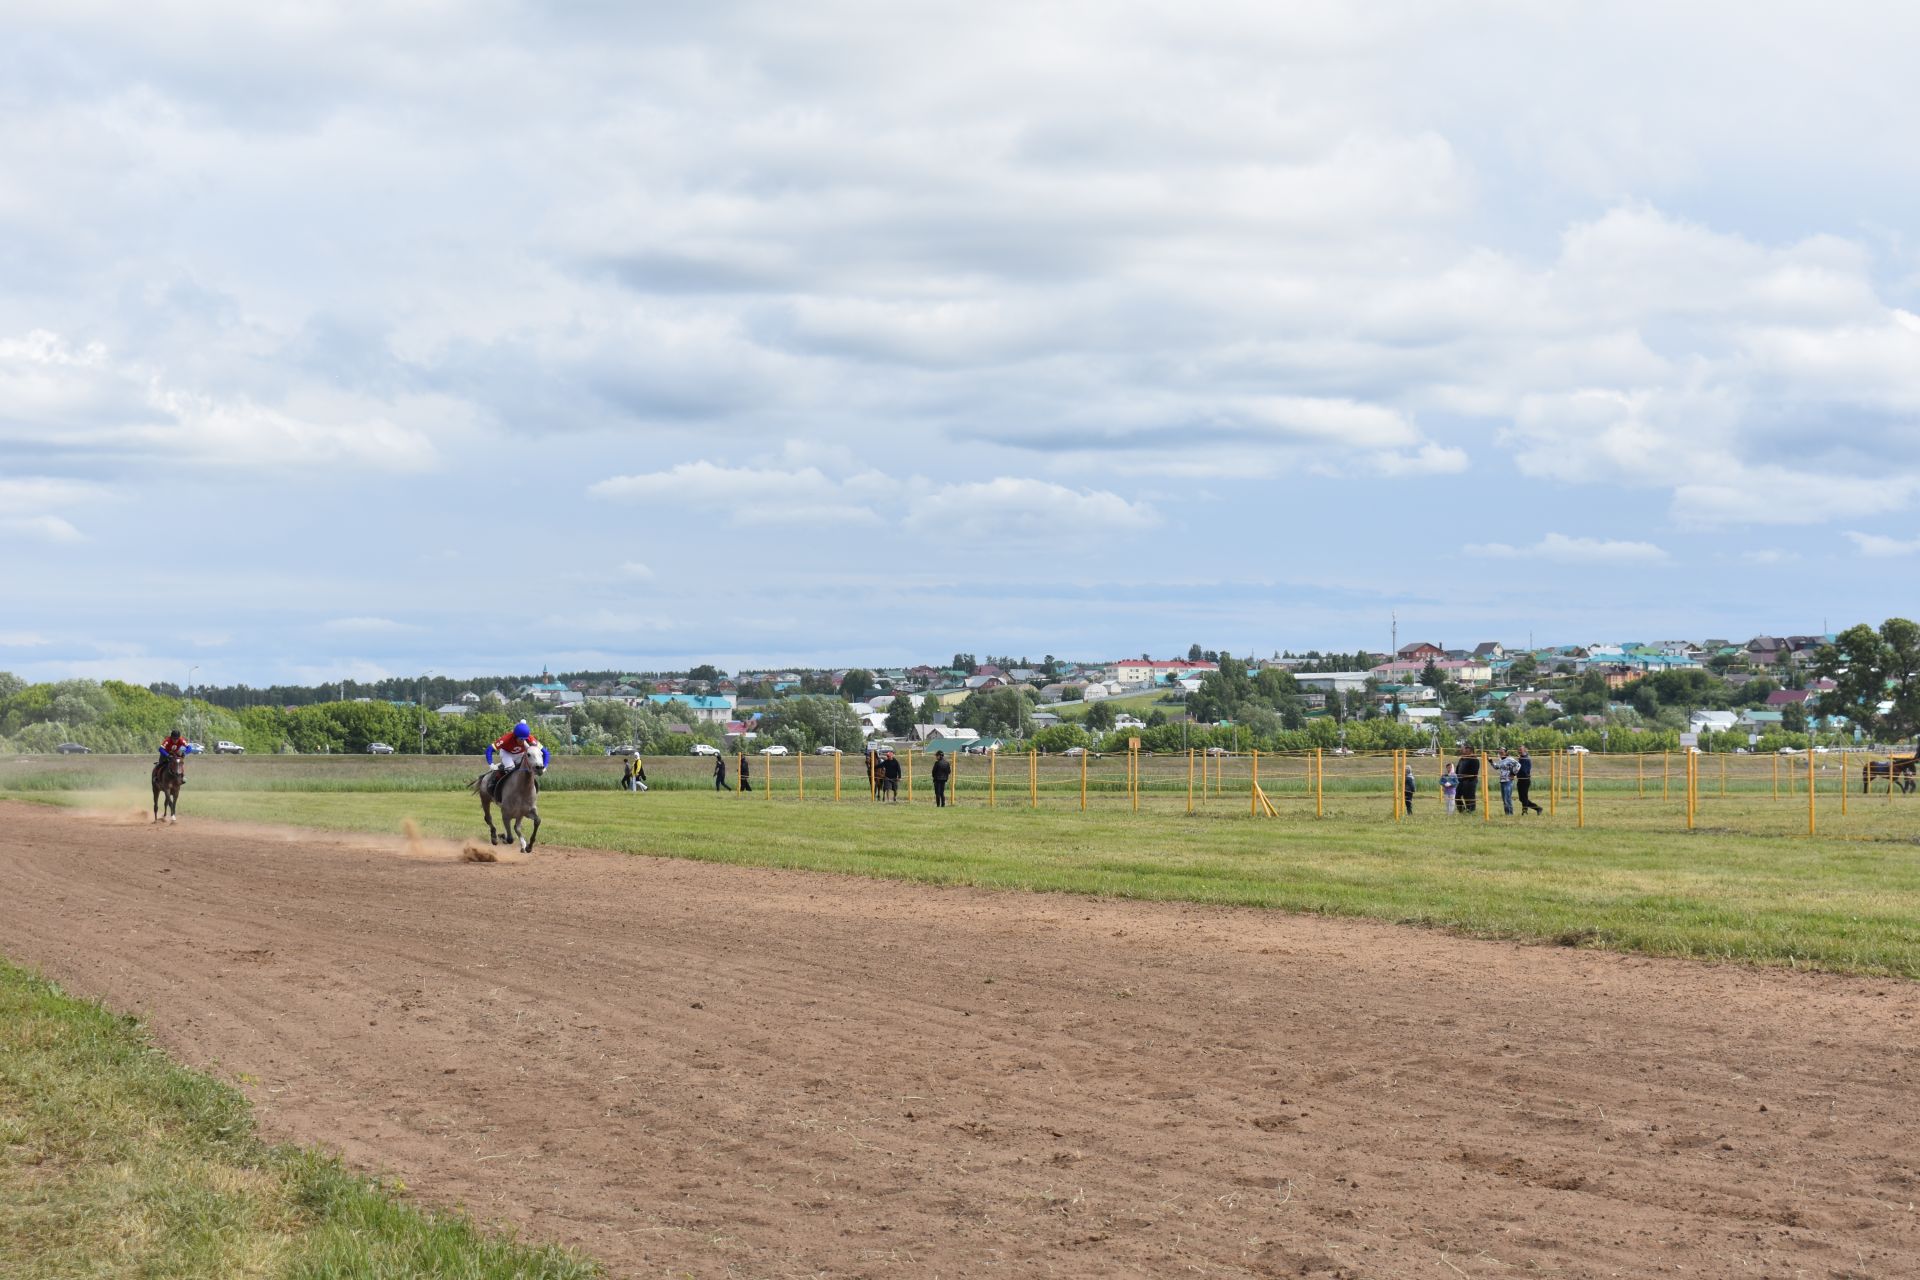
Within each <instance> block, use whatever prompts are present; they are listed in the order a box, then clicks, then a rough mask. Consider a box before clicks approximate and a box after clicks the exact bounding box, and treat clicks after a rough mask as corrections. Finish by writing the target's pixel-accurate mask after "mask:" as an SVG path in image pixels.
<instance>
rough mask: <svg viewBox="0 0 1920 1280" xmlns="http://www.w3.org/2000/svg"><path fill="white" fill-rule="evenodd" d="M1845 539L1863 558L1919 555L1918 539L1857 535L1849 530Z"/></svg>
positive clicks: (1875, 534)
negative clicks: (1848, 540) (1850, 542)
mask: <svg viewBox="0 0 1920 1280" xmlns="http://www.w3.org/2000/svg"><path fill="white" fill-rule="evenodd" d="M1847 537H1848V539H1850V540H1851V541H1852V543H1853V545H1854V546H1855V547H1857V548H1858V549H1859V551H1860V554H1861V555H1863V556H1873V557H1875V558H1880V557H1891V556H1911V555H1920V538H1890V537H1888V536H1887V535H1886V534H1884V533H1857V532H1855V531H1854V530H1851V529H1849V530H1848V531H1847Z"/></svg>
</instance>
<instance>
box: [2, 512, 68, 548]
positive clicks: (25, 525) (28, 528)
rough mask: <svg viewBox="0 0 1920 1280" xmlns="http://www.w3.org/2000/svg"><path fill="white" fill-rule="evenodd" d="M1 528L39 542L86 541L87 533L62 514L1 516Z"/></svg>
mask: <svg viewBox="0 0 1920 1280" xmlns="http://www.w3.org/2000/svg"><path fill="white" fill-rule="evenodd" d="M0 529H6V530H8V531H10V532H12V533H17V534H20V535H22V536H23V537H28V538H33V539H35V540H36V541H39V542H84V541H85V540H86V535H85V534H83V533H81V532H80V530H78V529H76V528H74V527H73V525H72V524H71V523H70V522H68V521H67V520H65V519H63V518H61V517H60V516H7V517H0Z"/></svg>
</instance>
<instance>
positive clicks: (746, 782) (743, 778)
mask: <svg viewBox="0 0 1920 1280" xmlns="http://www.w3.org/2000/svg"><path fill="white" fill-rule="evenodd" d="M752 776H753V770H752V768H751V767H750V766H749V765H748V764H747V753H746V752H744V751H742V752H741V753H740V789H741V790H742V791H751V790H753V783H752V782H751V781H750V779H751V777H752Z"/></svg>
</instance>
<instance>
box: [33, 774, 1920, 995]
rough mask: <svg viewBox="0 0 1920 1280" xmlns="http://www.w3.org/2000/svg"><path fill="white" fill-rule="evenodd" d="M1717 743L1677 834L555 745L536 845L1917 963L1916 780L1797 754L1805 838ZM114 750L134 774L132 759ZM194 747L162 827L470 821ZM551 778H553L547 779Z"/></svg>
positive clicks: (1363, 802)
mask: <svg viewBox="0 0 1920 1280" xmlns="http://www.w3.org/2000/svg"><path fill="white" fill-rule="evenodd" d="M1654 760H1656V761H1657V760H1658V758H1657V757H1655V758H1654ZM1736 760H1738V761H1740V762H1741V763H1740V764H1734V763H1731V762H1730V763H1729V766H1728V767H1729V775H1728V778H1727V782H1726V786H1727V791H1726V793H1725V794H1724V795H1722V794H1720V792H1719V790H1718V787H1719V785H1720V781H1719V776H1718V773H1717V771H1716V772H1714V773H1713V774H1712V776H1711V777H1710V778H1703V779H1702V782H1701V788H1702V794H1701V796H1700V798H1699V804H1698V811H1697V814H1696V825H1697V829H1696V830H1694V831H1691V832H1690V831H1688V830H1686V827H1685V817H1684V808H1683V805H1682V803H1681V799H1680V792H1681V788H1680V783H1679V781H1678V780H1677V778H1676V777H1674V776H1672V775H1668V776H1667V778H1666V789H1667V795H1666V797H1665V798H1664V799H1663V798H1662V795H1661V779H1660V778H1659V777H1657V776H1656V777H1654V778H1651V779H1649V778H1648V777H1647V776H1646V771H1647V767H1648V762H1645V761H1641V762H1637V763H1636V762H1632V761H1627V762H1625V763H1624V764H1623V763H1622V760H1621V759H1620V758H1616V759H1614V760H1611V761H1604V762H1602V761H1597V760H1596V761H1590V762H1589V765H1588V776H1587V785H1586V788H1585V790H1586V801H1585V811H1586V824H1587V825H1586V826H1585V828H1584V829H1583V828H1580V827H1579V826H1577V825H1576V824H1577V822H1578V820H1579V819H1578V816H1577V812H1578V809H1579V808H1580V805H1579V802H1578V797H1577V795H1576V794H1567V795H1561V796H1559V797H1558V798H1557V799H1554V800H1552V801H1549V798H1548V795H1549V788H1548V786H1547V785H1546V783H1545V781H1544V780H1543V781H1542V783H1541V785H1540V786H1539V787H1538V788H1537V792H1538V795H1539V797H1540V799H1541V801H1542V803H1551V804H1552V806H1553V808H1554V809H1555V812H1554V813H1553V814H1552V815H1551V816H1549V817H1545V818H1527V819H1524V820H1523V819H1518V818H1511V819H1510V818H1506V817H1503V816H1498V815H1496V816H1494V817H1493V819H1492V820H1491V821H1487V820H1485V814H1484V812H1483V813H1481V814H1475V815H1466V814H1457V815H1454V816H1452V817H1447V816H1443V815H1442V814H1441V812H1440V806H1439V804H1438V803H1437V802H1436V800H1435V798H1434V796H1433V794H1432V790H1431V782H1430V780H1429V779H1426V778H1424V777H1423V779H1422V781H1423V785H1425V786H1426V787H1427V790H1424V791H1423V792H1422V793H1421V795H1420V797H1419V798H1418V799H1417V800H1416V802H1415V806H1414V811H1413V813H1412V814H1411V815H1410V816H1409V817H1407V818H1406V819H1404V820H1401V821H1395V820H1394V818H1393V813H1392V802H1391V798H1390V797H1391V793H1390V792H1389V791H1388V790H1387V785H1386V784H1387V778H1388V777H1389V776H1390V774H1389V772H1388V765H1387V762H1386V761H1385V760H1382V759H1374V760H1367V759H1358V760H1341V761H1339V762H1337V764H1336V763H1332V762H1330V763H1329V765H1328V771H1327V777H1326V780H1325V783H1324V785H1323V786H1322V787H1321V789H1320V794H1319V796H1318V797H1317V798H1316V796H1315V794H1314V791H1313V790H1312V789H1311V788H1310V787H1309V786H1308V785H1307V778H1308V775H1307V771H1306V767H1305V762H1304V761H1301V760H1299V759H1286V758H1267V759H1263V761H1262V773H1261V782H1262V786H1263V787H1265V788H1267V789H1268V790H1269V794H1270V795H1271V796H1272V797H1273V798H1274V801H1275V804H1276V806H1277V808H1278V810H1279V814H1280V816H1279V818H1277V819H1273V818H1254V817H1251V816H1249V798H1248V792H1247V784H1248V782H1249V780H1250V775H1251V767H1252V762H1251V761H1250V760H1248V759H1246V758H1238V759H1235V760H1229V761H1225V762H1216V763H1219V764H1220V765H1221V772H1222V773H1223V774H1224V776H1221V777H1218V779H1217V781H1218V785H1219V787H1220V788H1221V790H1222V794H1219V795H1210V796H1208V797H1206V798H1204V799H1196V802H1195V804H1196V809H1197V810H1198V811H1197V812H1196V813H1195V814H1194V815H1192V816H1189V815H1188V814H1187V813H1186V803H1187V798H1186V768H1187V764H1186V760H1185V758H1184V757H1180V758H1177V759H1164V758H1163V759H1162V760H1159V761H1155V762H1152V763H1151V764H1149V765H1148V766H1145V767H1144V768H1143V773H1144V774H1145V775H1146V776H1145V786H1144V788H1143V790H1142V791H1141V794H1140V796H1139V799H1138V803H1139V809H1138V811H1136V810H1135V808H1134V805H1135V796H1134V795H1133V794H1132V793H1131V792H1130V791H1129V790H1128V789H1127V785H1126V767H1127V766H1126V761H1125V760H1124V759H1112V758H1110V759H1105V760H1098V761H1089V762H1088V766H1087V767H1088V778H1089V782H1088V793H1087V794H1088V805H1089V808H1088V810H1087V811H1086V812H1082V811H1081V809H1080V807H1079V803H1080V800H1079V797H1080V789H1079V783H1080V779H1079V768H1080V762H1079V761H1078V760H1061V759H1057V758H1056V759H1052V760H1048V761H1046V762H1044V766H1045V767H1044V770H1043V772H1042V773H1041V775H1040V779H1041V781H1040V784H1039V786H1038V789H1037V795H1038V797H1039V804H1040V807H1039V808H1037V809H1032V808H1029V807H1028V804H1029V796H1030V792H1029V790H1028V775H1027V770H1026V764H1025V761H1024V760H1022V759H1019V758H1014V757H1009V758H1008V759H1006V760H1004V761H1001V762H999V764H998V765H996V766H995V767H994V771H993V773H992V774H991V775H990V776H989V775H988V774H987V766H986V765H985V763H984V762H981V761H979V760H977V759H974V758H968V759H966V760H963V761H962V763H961V778H962V782H963V783H964V785H963V787H962V789H961V791H960V802H959V804H958V805H957V806H956V807H953V808H949V809H946V810H936V809H934V808H933V807H932V806H931V804H930V803H929V801H930V799H931V797H930V794H929V792H928V789H927V785H926V781H925V778H924V776H921V777H919V778H918V779H917V782H916V785H915V787H914V791H913V803H911V804H908V803H904V802H903V803H901V804H899V805H897V806H896V805H887V806H881V805H878V804H875V803H874V802H873V801H872V800H870V799H868V798H867V796H866V793H865V781H864V775H860V774H859V773H858V770H859V763H858V761H857V760H851V759H850V760H845V761H843V763H842V777H841V797H842V798H841V801H840V802H839V803H835V802H834V801H833V798H832V797H833V778H832V762H831V760H821V759H818V758H816V759H814V760H809V761H808V762H807V763H806V765H805V768H806V769H807V779H806V780H807V794H806V800H805V802H804V803H802V802H801V800H800V782H801V776H800V770H801V767H802V766H801V765H800V764H799V763H798V762H796V761H795V760H793V759H792V758H788V759H786V760H783V761H780V762H778V764H777V765H776V767H775V771H774V773H773V775H772V776H771V777H770V778H769V776H768V775H767V773H766V770H765V763H766V762H765V761H757V762H756V764H757V765H758V766H759V772H758V773H757V775H756V776H757V781H756V785H757V786H758V787H759V788H760V789H759V790H756V791H755V792H753V793H752V794H750V795H739V794H734V793H728V794H716V793H714V792H713V791H712V790H711V789H710V783H708V782H706V781H705V779H706V778H707V777H709V776H710V769H711V763H710V762H704V761H698V760H688V761H678V760H675V761H664V760H663V761H658V762H656V761H649V769H650V772H651V773H652V774H653V776H654V777H655V778H656V780H663V775H664V780H667V781H669V786H668V787H667V788H665V789H661V790H656V791H654V792H651V793H649V794H646V795H628V794H625V793H623V792H620V791H617V790H614V789H613V778H614V777H615V775H616V774H617V766H616V765H614V764H613V763H612V762H609V761H606V760H604V759H586V758H581V759H568V760H562V761H560V762H559V763H557V764H556V767H555V769H554V770H553V771H552V772H551V773H550V774H549V781H550V782H552V783H553V784H555V785H553V786H551V787H549V788H548V790H547V791H546V793H545V794H544V796H543V801H542V804H541V810H542V816H543V817H544V819H545V822H546V825H545V827H544V829H543V832H542V839H543V840H544V841H546V842H549V843H562V844H570V845H578V846H586V847H594V848H604V849H612V850H618V851H622V852H629V853H641V854H655V855H662V856H669V857H681V858H696V859H708V860H714V861H724V862H737V863H746V864H753V865H762V866H779V867H792V868H803V869H809V870H817V871H831V872H840V873H848V874H856V875H867V876H879V877H891V878H898V879H905V880H913V881H920V882H925V883H938V884H967V885H980V886H991V887H1000V888H1008V889H1021V890H1029V891H1048V892H1075V893H1094V894H1106V895H1114V896H1122V897H1136V898H1150V899H1180V900H1189V901H1196V902H1214V903H1232V904H1239V905H1248V906H1260V907H1273V908H1281V909H1285V910H1291V911H1306V912H1318V913H1325V914H1329V915H1342V916H1356V917H1369V918H1374V919H1381V920H1388V921H1400V922H1408V923H1416V924H1421V925H1427V926H1435V927H1442V928H1447V929H1453V930H1458V931H1460V932H1463V933H1469V934H1474V935H1480V936H1488V937H1506V938H1521V939H1535V940H1544V941H1560V942H1568V943H1574V944H1578V945H1587V946H1600V947H1608V948H1614V949H1618V950H1629V951H1642V952H1648V953H1653V954H1661V955H1678V956H1694V957H1702V958H1712V959H1733V960H1741V961H1746V962H1753V963H1766V964H1786V965H1800V966H1809V967H1817V968H1825V969H1833V970H1842V971H1856V972H1867V973H1887V974H1898V975H1902V976H1907V977H1916V976H1920V840H1916V826H1917V825H1920V798H1915V797H1907V796H1904V795H1895V796H1893V797H1891V798H1888V797H1887V796H1885V795H1884V794H1875V795H1872V796H1866V797H1862V796H1860V795H1858V794H1850V796H1849V803H1848V808H1847V813H1846V814H1845V815H1844V816H1843V815H1842V814H1841V812H1840V796H1839V787H1840V785H1841V783H1842V782H1843V781H1844V780H1845V779H1846V778H1848V777H1849V776H1853V775H1850V774H1849V773H1848V772H1847V771H1846V770H1845V769H1844V768H1843V767H1842V765H1841V764H1840V763H1839V762H1837V761H1836V762H1835V763H1834V764H1833V765H1832V766H1831V767H1829V768H1828V769H1827V770H1826V771H1825V772H1824V773H1821V772H1819V771H1818V768H1816V783H1817V786H1818V788H1819V791H1818V794H1817V797H1816V798H1817V803H1818V805H1819V814H1818V817H1819V823H1820V831H1821V834H1820V835H1819V836H1818V837H1817V838H1812V839H1809V838H1808V837H1807V836H1806V823H1807V799H1806V795H1805V792H1804V790H1802V791H1801V792H1799V793H1798V794H1797V795H1796V794H1794V793H1793V792H1792V790H1791V785H1792V782H1793V780H1792V779H1791V778H1789V779H1787V780H1786V782H1785V783H1783V784H1782V791H1781V794H1780V795H1779V797H1778V798H1775V796H1774V794H1773V791H1772V788H1773V786H1774V785H1775V784H1774V773H1773V770H1774V765H1773V763H1772V762H1771V761H1770V760H1768V759H1767V758H1765V757H1738V758H1736ZM43 763H46V762H44V761H43ZM132 763H133V765H134V768H135V770H136V776H137V771H138V770H139V769H141V768H143V767H144V766H143V763H142V762H132ZM203 763H204V764H210V765H213V766H214V767H212V768H197V771H196V774H195V778H194V781H193V782H192V783H191V784H190V785H189V788H188V791H187V794H186V796H185V797H184V798H183V800H182V812H183V814H184V815H185V817H183V819H182V821H191V820H192V819H193V818H195V817H200V816H206V817H214V818H230V819H238V820H251V821H264V822H278V823H293V824H298V825H305V826H313V827H319V828H328V829H335V830H354V831H369V832H385V833H398V832H399V831H400V830H401V829H402V827H403V825H404V824H405V823H407V822H408V821H412V822H414V823H415V824H417V825H418V827H419V829H420V830H421V831H422V832H424V833H426V834H429V835H436V836H444V837H448V838H455V839H459V838H464V837H471V836H475V835H478V834H479V833H481V832H482V831H483V830H484V828H483V827H482V826H481V824H480V820H479V812H478V803H477V802H476V801H475V800H474V799H473V798H472V797H470V796H468V795H466V794H464V793H462V792H460V791H459V790H458V789H457V788H458V787H459V786H460V784H461V783H462V782H463V781H464V780H465V779H466V778H467V777H470V776H471V775H472V774H473V772H474V771H475V770H474V766H473V764H472V762H469V761H435V760H412V761H408V762H406V764H405V765H404V766H399V767H396V766H395V764H394V762H392V761H359V760H318V761H312V760H301V759H292V760H287V759H263V760H227V761H213V762H203ZM1416 766H1417V767H1418V768H1420V769H1421V770H1422V771H1423V772H1430V771H1432V770H1434V769H1436V768H1437V767H1438V766H1437V764H1436V762H1434V761H1432V760H1431V759H1424V760H1419V761H1416ZM6 767H7V768H8V769H9V770H11V771H12V772H11V773H10V774H0V779H6V778H9V777H10V778H11V779H12V780H14V781H19V780H22V779H23V778H30V777H37V778H39V780H40V781H41V782H42V783H43V784H47V785H46V786H45V788H44V789H34V788H24V789H23V788H9V789H0V796H4V795H8V794H11V795H13V796H15V797H16V798H32V799H39V800H43V801H46V802H51V803H61V804H69V805H80V806H88V807H105V808H110V809H113V810H115V811H126V810H142V811H144V810H145V809H146V808H147V807H148V803H149V797H148V796H146V795H145V794H144V793H138V792H134V791H132V790H129V789H127V786H126V784H127V782H128V778H127V764H125V763H122V764H120V765H118V766H115V765H114V764H113V763H112V762H100V761H90V762H85V763H84V764H79V765H68V764H67V763H66V762H56V764H55V768H58V767H65V769H66V772H65V773H64V775H62V774H58V773H56V772H55V768H49V769H45V770H42V771H40V772H39V773H37V774H36V773H33V772H30V771H27V770H24V769H22V767H21V766H20V765H17V764H14V765H8V766H6ZM919 767H921V768H924V762H920V763H919ZM1214 767H1215V766H1214V765H1213V764H1210V765H1209V778H1210V779H1213V778H1214V777H1215V774H1214V772H1213V770H1214ZM1678 767H1684V766H1678ZM1800 768H1801V769H1802V770H1804V768H1805V763H1804V760H1803V761H1802V762H1801V764H1800ZM1196 769H1197V766H1196ZM1742 769H1744V772H1741V770H1742ZM116 774H117V776H115V775H116ZM570 775H571V776H570ZM60 776H64V777H65V778H66V779H68V781H70V782H72V783H75V784H78V783H80V782H82V781H84V782H86V783H88V784H89V785H90V787H91V786H99V785H101V784H107V783H117V784H118V785H117V786H114V787H113V789H112V790H93V789H81V788H80V787H79V786H77V785H75V786H68V787H60V788H54V787H52V786H51V783H52V781H53V780H54V779H55V778H56V777H60ZM383 782H384V783H386V785H382V783H383ZM562 782H570V783H571V784H572V789H562V788H561V786H560V785H559V784H561V783H562ZM769 782H770V783H771V785H772V791H771V793H769V791H768V790H767V786H768V784H769ZM675 784H677V785H675ZM1800 785H1801V786H1802V787H1804V781H1802V782H1801V783H1800ZM1856 785H1857V783H1856ZM989 786H991V791H989ZM696 788H708V789H704V790H701V789H696ZM904 794H905V793H904V792H903V800H904ZM989 795H991V798H992V800H993V801H994V802H995V803H994V807H988V799H989ZM1316 805H1321V806H1324V809H1325V815H1324V816H1316V814H1315V808H1316ZM635 874H636V875H642V874H644V869H642V868H636V869H635Z"/></svg>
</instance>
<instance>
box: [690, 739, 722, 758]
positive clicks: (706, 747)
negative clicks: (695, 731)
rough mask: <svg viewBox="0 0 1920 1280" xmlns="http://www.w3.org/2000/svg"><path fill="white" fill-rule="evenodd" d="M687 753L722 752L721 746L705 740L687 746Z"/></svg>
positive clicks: (707, 753) (710, 753)
mask: <svg viewBox="0 0 1920 1280" xmlns="http://www.w3.org/2000/svg"><path fill="white" fill-rule="evenodd" d="M687 754H688V755H690V756H717V755H719V754H720V748H718V747H716V746H712V745H710V744H708V743H705V742H696V743H694V744H693V745H692V746H691V747H688V748H687Z"/></svg>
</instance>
